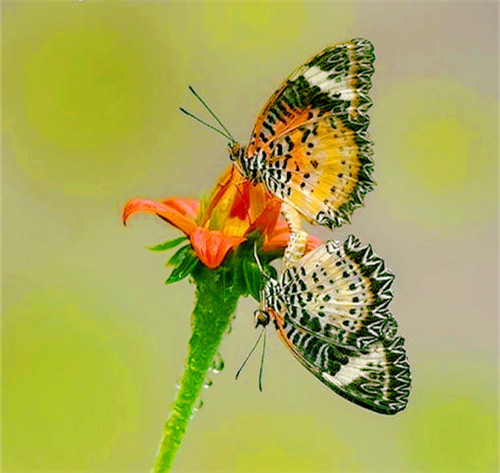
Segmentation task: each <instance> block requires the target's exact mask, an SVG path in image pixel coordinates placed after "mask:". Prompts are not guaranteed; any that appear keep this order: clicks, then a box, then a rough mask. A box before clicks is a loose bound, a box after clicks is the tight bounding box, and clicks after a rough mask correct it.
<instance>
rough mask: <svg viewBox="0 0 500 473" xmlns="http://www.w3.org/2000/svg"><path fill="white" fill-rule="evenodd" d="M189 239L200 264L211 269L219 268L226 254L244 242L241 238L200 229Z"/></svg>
mask: <svg viewBox="0 0 500 473" xmlns="http://www.w3.org/2000/svg"><path fill="white" fill-rule="evenodd" d="M190 239H191V245H192V246H193V248H194V250H195V251H196V253H197V254H198V257H199V258H200V260H201V262H202V263H203V264H204V265H205V266H206V267H207V268H211V269H214V268H217V267H218V266H220V265H221V264H222V262H223V261H224V258H225V257H226V255H227V253H228V252H229V251H230V250H232V249H233V248H236V247H237V246H238V245H240V244H241V243H242V242H243V241H245V238H243V237H235V236H228V235H224V233H222V232H220V231H218V230H208V229H206V228H202V227H198V228H196V230H195V231H194V232H193V233H192V234H191V237H190Z"/></svg>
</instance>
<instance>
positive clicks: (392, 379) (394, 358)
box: [274, 314, 411, 415]
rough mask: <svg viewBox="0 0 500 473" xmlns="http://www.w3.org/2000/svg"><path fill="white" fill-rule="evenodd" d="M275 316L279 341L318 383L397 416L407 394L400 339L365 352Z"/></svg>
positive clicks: (407, 379) (407, 371)
mask: <svg viewBox="0 0 500 473" xmlns="http://www.w3.org/2000/svg"><path fill="white" fill-rule="evenodd" d="M274 316H275V326H276V329H277V331H278V334H279V336H280V338H281V339H282V340H283V342H284V343H285V344H286V345H287V346H288V348H290V350H291V351H292V353H293V354H294V355H295V357H296V358H297V359H298V360H299V361H300V362H301V363H302V364H303V365H304V366H305V367H306V368H307V369H308V370H309V371H310V372H311V373H312V374H314V376H316V377H317V378H318V379H319V380H320V381H321V382H322V383H324V384H326V385H327V386H328V387H329V388H330V389H332V390H333V391H335V392H336V393H337V394H339V395H341V396H342V397H344V398H345V399H347V400H349V401H351V402H354V403H355V404H358V405H360V406H362V407H365V408H367V409H370V410H372V411H375V412H378V413H380V414H388V415H392V414H397V413H398V412H400V411H401V410H403V409H404V408H405V407H406V404H407V402H408V397H409V394H410V386H411V375H410V366H409V363H408V359H407V357H406V351H405V348H404V339H403V338H402V337H397V338H393V339H382V340H379V341H378V342H377V343H374V344H373V345H371V346H370V347H369V350H368V351H366V352H361V351H358V350H352V349H351V350H350V349H347V348H345V347H340V346H336V345H335V344H333V343H327V342H325V341H324V340H322V339H320V338H318V337H316V336H314V335H312V334H311V333H309V332H306V331H305V330H302V329H300V328H299V327H296V326H293V325H290V324H288V323H286V321H285V320H284V319H282V318H281V317H280V316H279V315H276V314H274Z"/></svg>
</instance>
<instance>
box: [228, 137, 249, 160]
mask: <svg viewBox="0 0 500 473" xmlns="http://www.w3.org/2000/svg"><path fill="white" fill-rule="evenodd" d="M227 146H228V148H229V159H230V160H231V161H239V162H241V158H243V156H244V154H245V147H244V146H241V145H240V144H239V143H236V141H232V142H230V143H228V145H227Z"/></svg>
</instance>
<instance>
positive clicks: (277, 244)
mask: <svg viewBox="0 0 500 473" xmlns="http://www.w3.org/2000/svg"><path fill="white" fill-rule="evenodd" d="M276 228H277V230H275V231H274V232H273V234H272V237H271V238H270V239H269V240H267V241H266V242H264V245H263V246H262V249H263V250H264V251H269V252H274V251H277V250H281V249H283V248H286V246H287V245H288V241H289V240H290V232H289V231H288V227H287V226H286V225H285V226H281V225H280V226H279V228H278V225H277V227H276ZM322 243H323V241H322V240H321V239H320V238H318V237H316V236H314V235H308V237H307V243H306V253H309V252H310V251H312V250H314V248H317V247H318V246H320V245H321V244H322Z"/></svg>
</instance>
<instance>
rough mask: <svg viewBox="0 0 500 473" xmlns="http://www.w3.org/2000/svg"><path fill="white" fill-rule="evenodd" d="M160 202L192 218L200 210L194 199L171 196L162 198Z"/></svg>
mask: <svg viewBox="0 0 500 473" xmlns="http://www.w3.org/2000/svg"><path fill="white" fill-rule="evenodd" d="M162 204H165V205H167V206H169V207H171V208H172V209H174V210H177V211H178V212H179V213H180V214H182V215H185V216H186V217H191V218H192V219H193V220H194V219H195V217H196V216H197V215H198V212H199V210H200V203H199V202H198V201H197V200H194V199H178V198H171V199H166V200H162Z"/></svg>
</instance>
